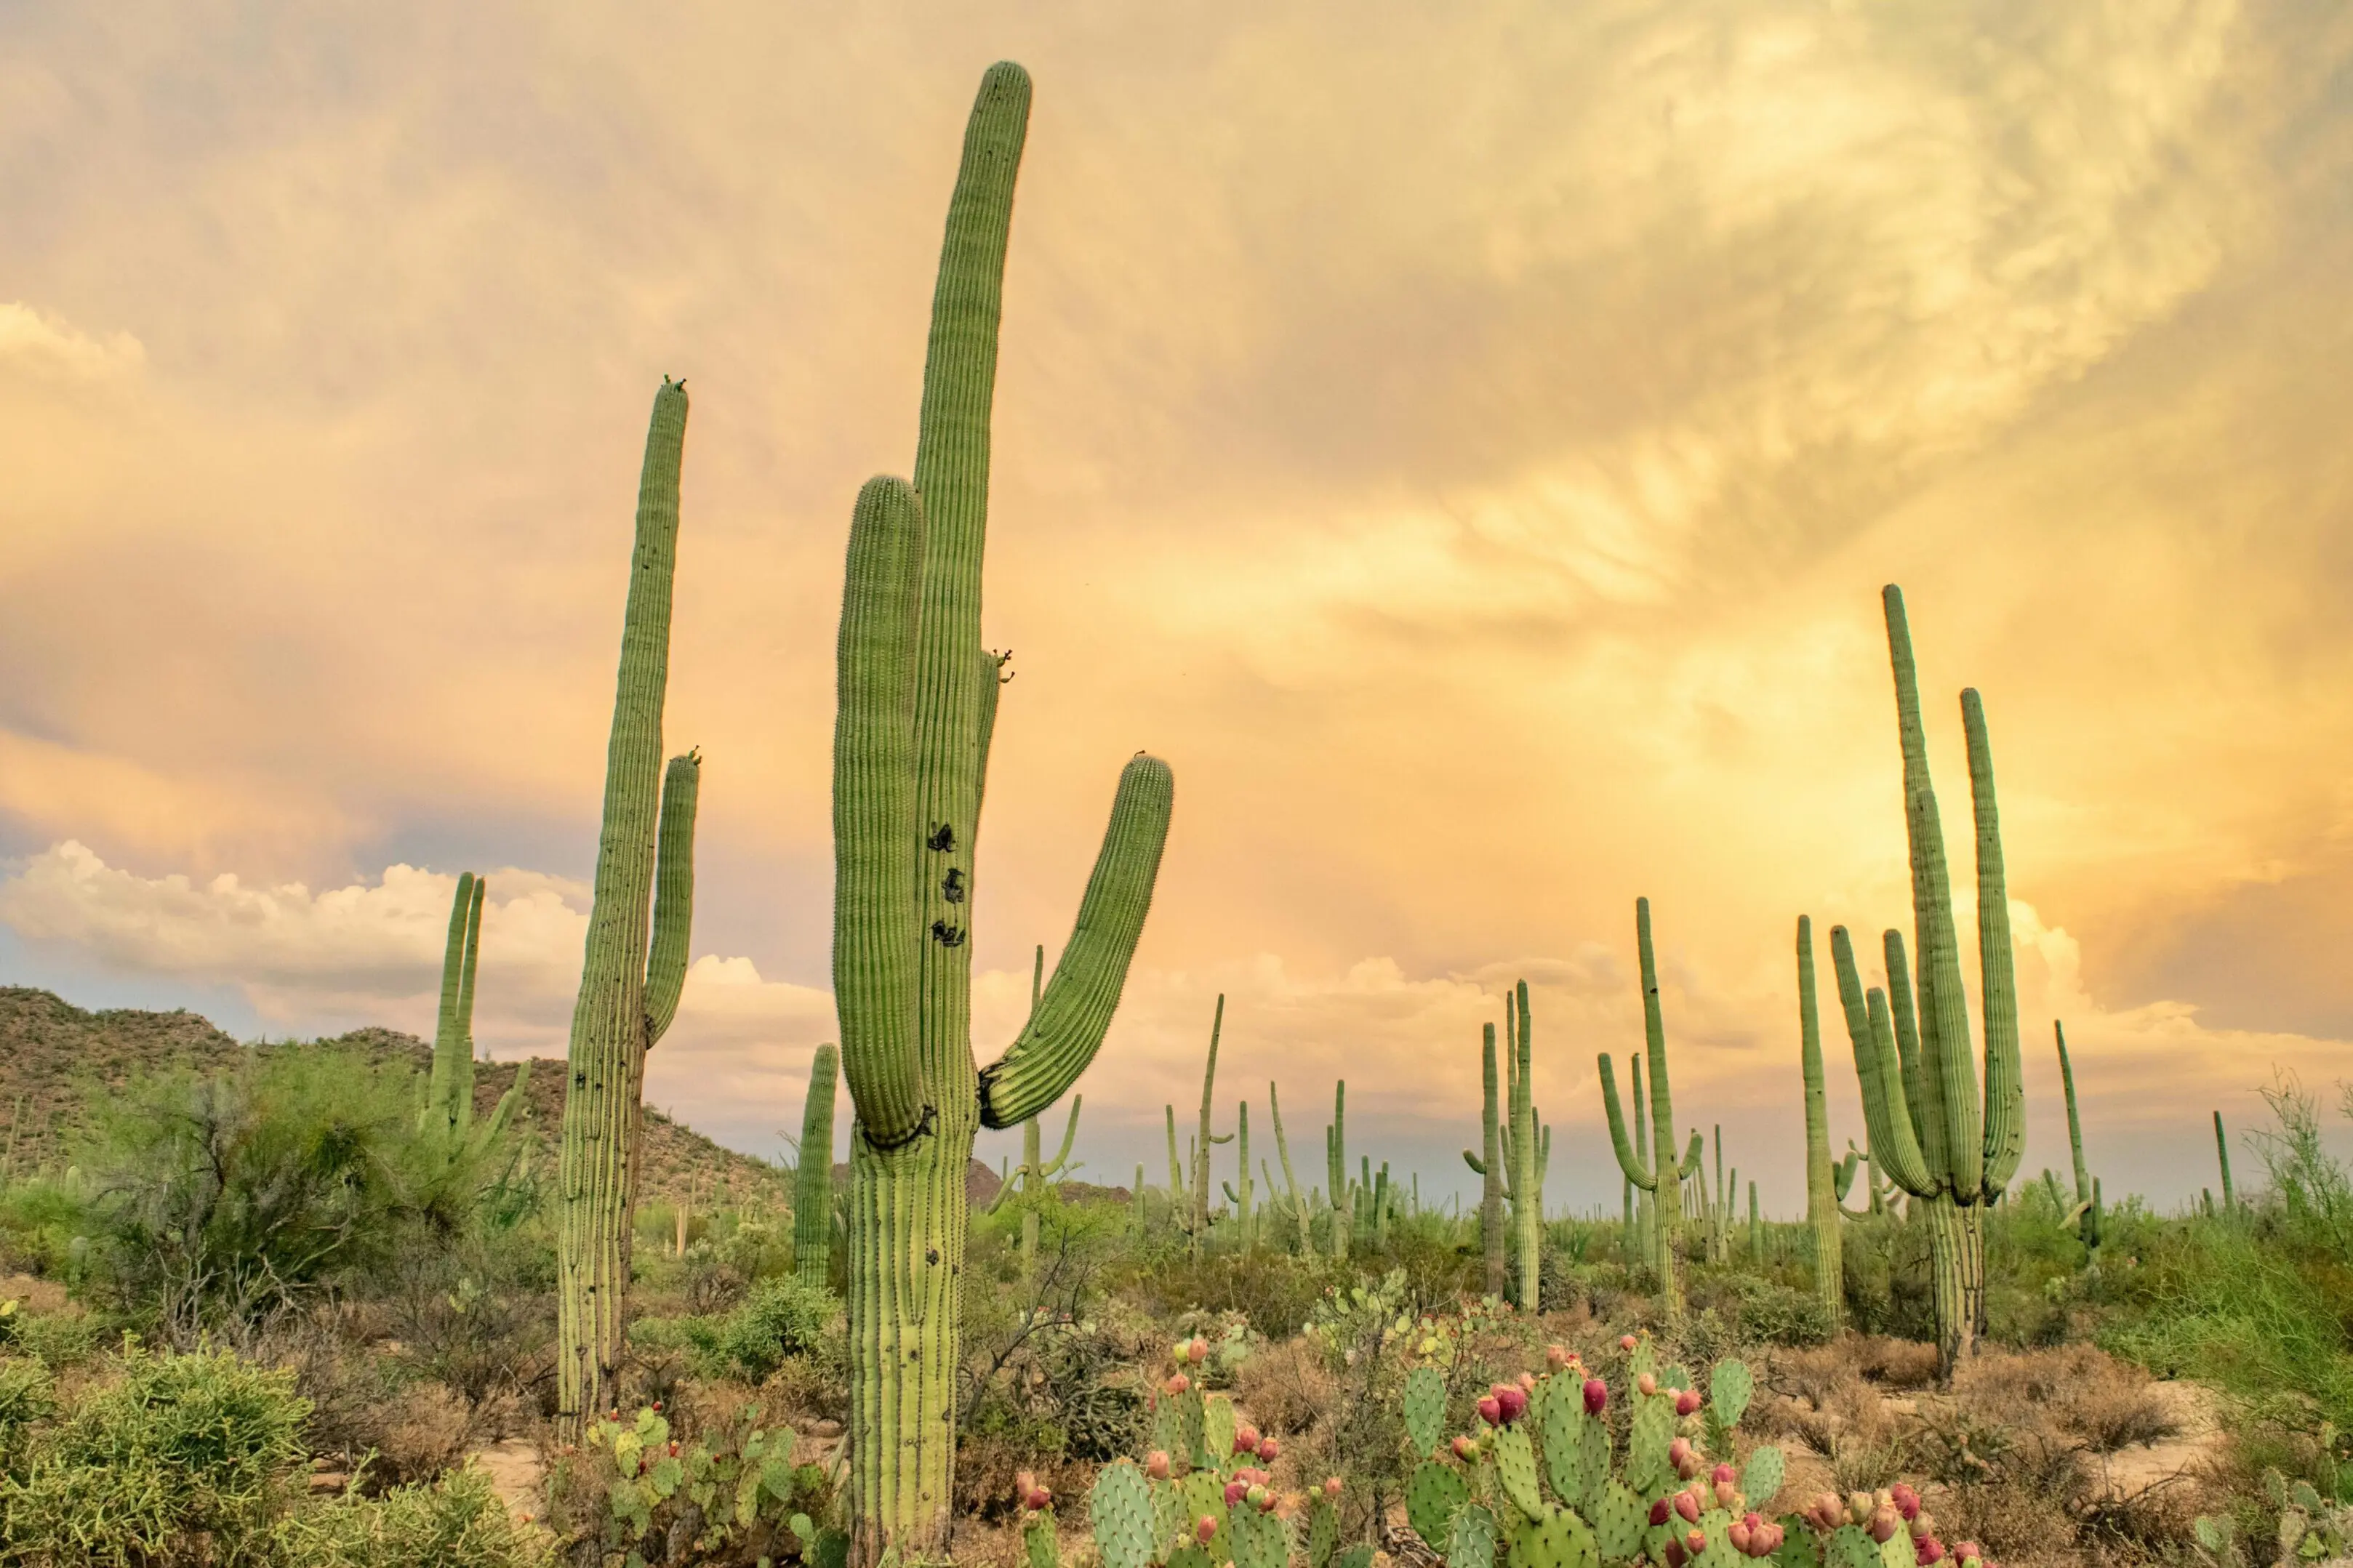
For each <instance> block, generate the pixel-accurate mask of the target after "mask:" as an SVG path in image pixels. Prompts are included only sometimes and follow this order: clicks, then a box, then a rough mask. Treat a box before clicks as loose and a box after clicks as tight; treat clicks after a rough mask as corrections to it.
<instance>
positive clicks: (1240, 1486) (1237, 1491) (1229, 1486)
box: [1226, 1480, 1250, 1508]
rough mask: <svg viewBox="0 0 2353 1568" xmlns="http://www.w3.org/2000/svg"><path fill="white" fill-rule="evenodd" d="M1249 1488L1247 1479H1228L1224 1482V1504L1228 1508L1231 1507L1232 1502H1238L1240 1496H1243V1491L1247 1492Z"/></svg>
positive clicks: (1240, 1498)
mask: <svg viewBox="0 0 2353 1568" xmlns="http://www.w3.org/2000/svg"><path fill="white" fill-rule="evenodd" d="M1249 1490H1250V1483H1249V1482H1248V1481H1245V1480H1230V1481H1228V1482H1227V1483H1226V1506H1227V1507H1228V1508H1231V1507H1233V1506H1234V1504H1236V1503H1238V1502H1240V1501H1241V1500H1242V1497H1243V1495H1244V1494H1245V1493H1247V1492H1248V1491H1249Z"/></svg>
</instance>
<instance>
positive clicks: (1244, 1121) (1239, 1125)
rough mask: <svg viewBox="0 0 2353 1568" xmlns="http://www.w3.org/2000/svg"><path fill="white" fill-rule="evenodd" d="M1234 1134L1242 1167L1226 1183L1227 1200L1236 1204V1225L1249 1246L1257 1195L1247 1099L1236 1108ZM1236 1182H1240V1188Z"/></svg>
mask: <svg viewBox="0 0 2353 1568" xmlns="http://www.w3.org/2000/svg"><path fill="white" fill-rule="evenodd" d="M1234 1115H1235V1127H1234V1136H1235V1137H1237V1138H1239V1139H1240V1143H1239V1144H1238V1145H1237V1146H1236V1152H1235V1156H1234V1158H1235V1160H1236V1161H1237V1162H1238V1163H1240V1167H1241V1169H1240V1173H1239V1174H1238V1175H1237V1176H1236V1177H1235V1180H1234V1182H1228V1183H1226V1184H1225V1188H1226V1201H1227V1202H1228V1203H1229V1204H1231V1205H1234V1225H1235V1227H1236V1229H1237V1230H1238V1231H1239V1232H1240V1236H1241V1238H1242V1245H1243V1246H1244V1247H1249V1246H1250V1244H1251V1243H1252V1241H1253V1240H1254V1239H1255V1233H1254V1232H1253V1231H1252V1229H1251V1224H1252V1215H1251V1211H1250V1205H1251V1203H1252V1201H1253V1200H1254V1199H1255V1197H1256V1196H1257V1193H1256V1189H1255V1188H1254V1187H1253V1185H1252V1184H1251V1181H1250V1101H1249V1100H1243V1101H1242V1102H1241V1103H1240V1105H1239V1106H1238V1107H1236V1109H1235V1113H1234ZM1235 1182H1239V1183H1240V1187H1239V1188H1238V1187H1237V1186H1236V1185H1235Z"/></svg>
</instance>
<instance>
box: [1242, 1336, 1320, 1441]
mask: <svg viewBox="0 0 2353 1568" xmlns="http://www.w3.org/2000/svg"><path fill="white" fill-rule="evenodd" d="M1338 1397H1339V1386H1338V1384H1336V1383H1335V1381H1334V1379H1333V1376H1332V1373H1331V1370H1330V1368H1329V1367H1328V1366H1326V1364H1325V1363H1324V1352H1323V1350H1322V1348H1321V1347H1320V1346H1318V1345H1316V1344H1314V1343H1313V1342H1310V1341H1308V1340H1305V1339H1293V1340H1286V1341H1284V1342H1282V1343H1281V1344H1271V1345H1268V1346H1266V1347H1264V1348H1263V1349H1261V1350H1260V1351H1259V1352H1258V1353H1256V1354H1255V1355H1253V1356H1251V1357H1250V1359H1249V1360H1248V1361H1245V1362H1244V1363H1241V1365H1240V1366H1239V1367H1237V1368H1236V1369H1235V1371H1234V1402H1235V1403H1236V1404H1237V1405H1240V1407H1241V1408H1242V1409H1243V1410H1244V1411H1246V1412H1248V1413H1249V1415H1250V1419H1252V1420H1253V1421H1255V1422H1257V1423H1258V1428H1259V1430H1260V1431H1261V1432H1268V1433H1271V1434H1273V1435H1274V1436H1277V1437H1282V1438H1288V1437H1293V1436H1297V1435H1298V1434H1300V1433H1302V1432H1304V1431H1306V1430H1307V1429H1308V1428H1309V1427H1311V1426H1314V1425H1315V1422H1316V1420H1317V1418H1318V1417H1319V1416H1321V1415H1323V1414H1324V1412H1325V1411H1326V1410H1328V1409H1330V1408H1331V1407H1332V1405H1333V1402H1334V1401H1335V1400H1336V1399H1337V1398H1338Z"/></svg>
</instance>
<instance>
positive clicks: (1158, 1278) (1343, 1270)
mask: <svg viewBox="0 0 2353 1568" xmlns="http://www.w3.org/2000/svg"><path fill="white" fill-rule="evenodd" d="M1134 1267H1135V1274H1134V1283H1133V1285H1132V1286H1131V1287H1130V1289H1132V1290H1133V1292H1134V1295H1135V1296H1136V1297H1137V1299H1138V1300H1140V1301H1141V1302H1142V1304H1143V1305H1144V1306H1145V1309H1146V1310H1149V1311H1150V1312H1152V1313H1153V1314H1154V1315H1155V1316H1157V1317H1163V1318H1170V1319H1174V1318H1176V1317H1178V1316H1180V1315H1182V1314H1184V1313H1186V1312H1187V1311H1200V1312H1207V1313H1228V1312H1231V1313H1238V1314H1240V1316H1242V1317H1244V1318H1247V1319H1248V1320H1250V1326H1251V1327H1252V1328H1254V1329H1256V1330H1257V1331H1259V1332H1260V1333H1261V1334H1264V1335H1265V1336H1266V1337H1267V1338H1269V1339H1273V1340H1286V1339H1289V1338H1290V1337H1291V1336H1292V1335H1293V1334H1295V1333H1297V1332H1299V1331H1300V1330H1302V1329H1303V1328H1305V1327H1306V1326H1307V1321H1308V1318H1309V1316H1310V1315H1311V1314H1312V1313H1313V1312H1314V1310H1315V1304H1316V1303H1317V1302H1318V1301H1320V1300H1323V1299H1324V1291H1325V1289H1326V1288H1327V1287H1336V1288H1339V1289H1346V1288H1348V1287H1351V1286H1354V1285H1356V1284H1357V1283H1358V1282H1359V1280H1360V1279H1361V1278H1362V1276H1361V1275H1360V1274H1359V1273H1358V1272H1357V1271H1356V1269H1354V1268H1350V1267H1349V1266H1348V1265H1346V1264H1344V1263H1335V1262H1334V1261H1333V1260H1332V1259H1330V1258H1299V1257H1294V1256H1293V1255H1291V1254H1289V1253H1282V1252H1270V1251H1253V1252H1212V1253H1205V1254H1200V1255H1193V1254H1189V1253H1186V1252H1182V1251H1179V1250H1177V1249H1176V1248H1173V1247H1172V1248H1155V1249H1153V1250H1152V1251H1150V1252H1148V1253H1145V1254H1143V1255H1141V1256H1138V1257H1137V1258H1135V1259H1134Z"/></svg>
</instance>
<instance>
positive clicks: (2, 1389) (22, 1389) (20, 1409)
mask: <svg viewBox="0 0 2353 1568" xmlns="http://www.w3.org/2000/svg"><path fill="white" fill-rule="evenodd" d="M55 1394H56V1390H55V1389H54V1388H53V1387H52V1385H51V1384H50V1382H49V1374H48V1371H47V1368H45V1367H43V1366H41V1365H40V1364H39V1363H37V1362H28V1361H18V1360H16V1358H15V1357H13V1356H9V1357H0V1470H5V1469H11V1468H15V1466H16V1458H17V1456H18V1455H19V1454H20V1453H21V1452H22V1451H23V1449H24V1446H25V1442H26V1437H27V1436H28V1435H29V1433H30V1432H31V1430H32V1428H33V1427H34V1426H36V1425H37V1423H39V1422H41V1421H45V1420H47V1418H48V1417H49V1415H51V1414H52V1413H53V1412H54V1411H55V1410H56V1408H57V1401H56V1398H55Z"/></svg>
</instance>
